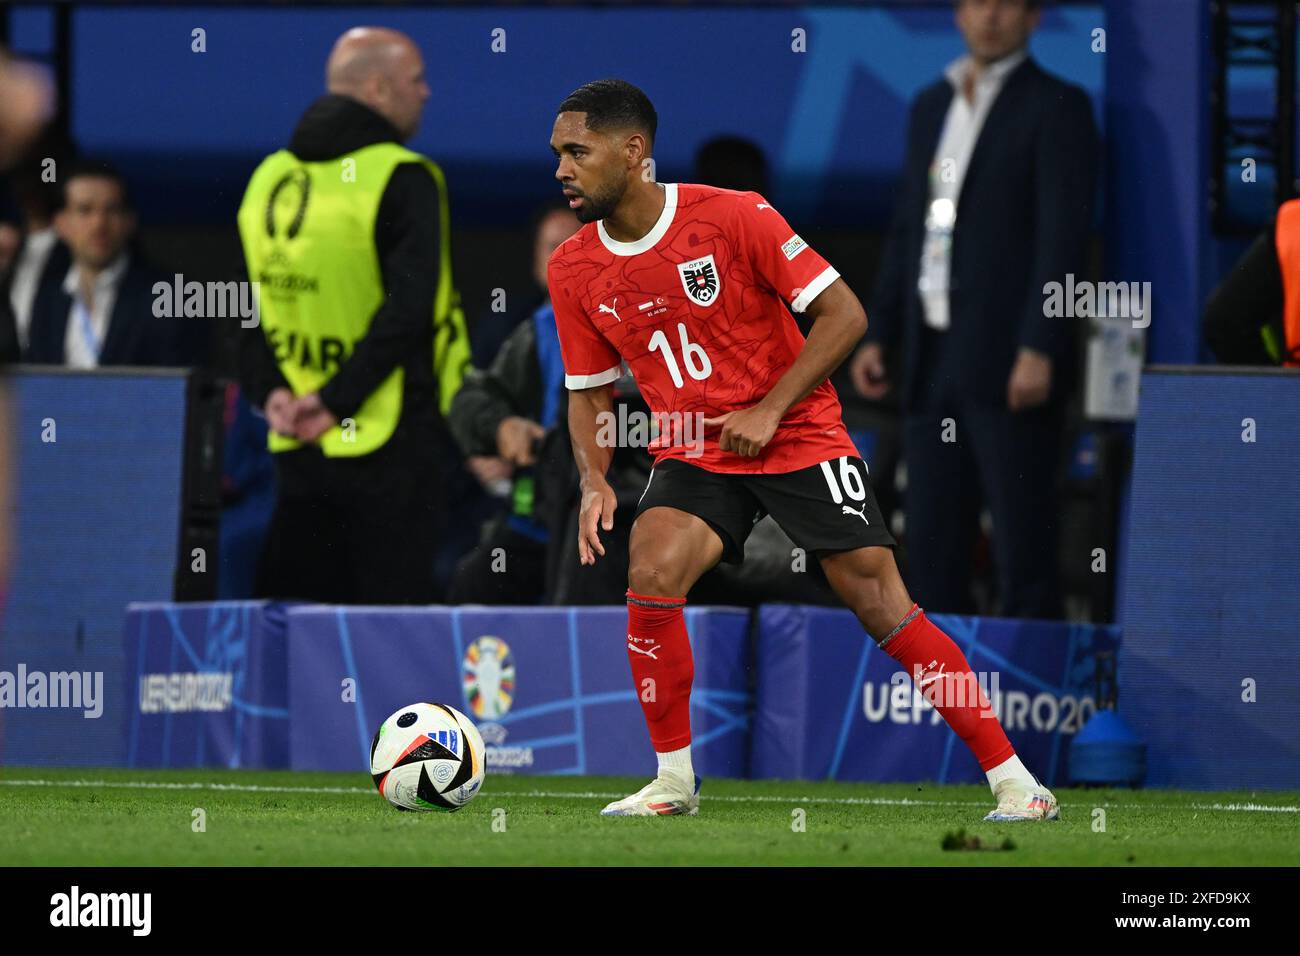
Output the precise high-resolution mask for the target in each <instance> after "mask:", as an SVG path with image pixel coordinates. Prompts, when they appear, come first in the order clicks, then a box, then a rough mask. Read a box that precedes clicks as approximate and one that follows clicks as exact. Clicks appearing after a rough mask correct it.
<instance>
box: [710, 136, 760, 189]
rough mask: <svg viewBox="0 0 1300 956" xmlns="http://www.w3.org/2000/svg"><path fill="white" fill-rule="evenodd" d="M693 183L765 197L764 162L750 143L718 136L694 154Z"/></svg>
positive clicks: (753, 144)
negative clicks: (753, 193)
mask: <svg viewBox="0 0 1300 956" xmlns="http://www.w3.org/2000/svg"><path fill="white" fill-rule="evenodd" d="M694 182H697V183H703V184H704V185H706V186H718V187H720V188H722V189H736V190H739V191H740V192H755V193H758V194H759V195H761V196H766V195H768V191H767V190H768V182H767V159H766V157H764V156H763V151H762V149H760V148H759V147H758V145H757V144H756V143H753V142H751V141H750V140H747V139H743V138H742V137H739V136H718V137H715V138H714V139H711V140H709V141H708V142H707V143H705V144H704V145H703V146H701V147H700V148H699V149H698V150H697V151H696V153H695V179H694Z"/></svg>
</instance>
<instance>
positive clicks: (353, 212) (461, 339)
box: [239, 143, 470, 457]
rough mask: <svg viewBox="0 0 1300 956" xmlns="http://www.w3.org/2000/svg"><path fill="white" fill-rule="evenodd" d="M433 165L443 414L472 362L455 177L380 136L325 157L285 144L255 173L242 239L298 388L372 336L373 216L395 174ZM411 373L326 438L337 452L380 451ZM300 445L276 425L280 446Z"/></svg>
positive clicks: (319, 378) (318, 380)
mask: <svg viewBox="0 0 1300 956" xmlns="http://www.w3.org/2000/svg"><path fill="white" fill-rule="evenodd" d="M412 162H418V163H421V164H422V165H424V166H425V167H426V168H427V169H428V170H429V172H430V174H431V175H432V176H433V179H434V182H435V183H436V184H437V186H438V222H439V226H440V228H441V234H440V236H439V250H438V251H439V258H440V262H439V266H438V290H437V294H436V295H435V296H434V303H433V315H432V316H431V317H430V321H432V323H433V330H434V334H433V355H432V356H430V359H431V361H432V362H433V369H434V373H435V375H436V376H437V387H438V405H439V408H440V409H441V410H442V413H443V414H444V415H445V414H446V413H447V411H448V409H450V407H451V400H452V398H454V397H455V395H456V392H457V391H459V390H460V386H461V382H462V381H463V379H464V375H465V371H466V369H467V368H468V366H469V358H470V351H469V336H468V335H467V333H466V330H465V314H464V312H463V311H462V309H461V306H460V295H459V294H458V293H457V292H456V288H455V285H454V284H453V282H452V275H451V226H450V222H449V218H448V203H447V184H446V180H445V179H444V178H443V174H442V170H441V169H439V168H438V165H437V164H436V163H434V162H432V161H431V160H429V159H426V158H425V157H423V156H421V155H420V154H419V153H415V152H413V151H411V150H409V149H406V148H405V147H403V146H399V145H397V144H396V143H376V144H374V145H372V146H365V147H363V148H361V149H358V150H356V151H354V152H351V153H347V154H345V155H342V156H338V157H335V158H333V159H328V160H324V161H320V162H315V161H314V162H304V161H303V160H301V159H299V158H298V157H297V156H295V155H294V154H293V153H291V152H289V151H288V150H287V149H282V150H280V151H278V152H276V153H272V154H271V155H270V156H268V157H267V158H266V159H265V160H263V161H262V163H261V165H259V166H258V167H257V170H256V171H255V172H254V173H253V177H252V179H251V180H249V183H248V189H247V190H246V191H245V192H244V199H243V202H242V203H241V204H240V207H239V235H240V239H241V240H242V242H243V246H244V258H245V260H246V261H247V263H248V272H249V279H250V280H251V281H253V282H256V283H258V285H259V288H258V293H259V295H258V302H259V316H260V321H261V328H262V333H263V334H264V335H265V336H266V340H267V343H268V344H269V345H270V347H271V350H272V352H274V353H275V359H276V363H277V364H278V365H279V367H280V372H281V373H282V374H283V375H284V378H285V381H286V382H288V383H289V387H290V388H291V389H292V390H293V393H294V394H295V395H306V394H309V393H311V392H315V391H318V390H319V389H320V388H321V386H323V385H324V384H325V383H326V382H328V381H329V380H330V379H331V378H332V377H333V376H334V373H335V372H336V371H337V370H338V368H339V366H340V365H342V364H343V363H344V362H345V361H347V359H348V358H349V356H351V354H352V351H353V349H354V347H355V346H356V343H357V342H358V341H360V339H361V338H362V337H363V336H364V335H365V334H366V331H367V330H368V329H369V327H370V320H371V319H372V318H373V316H374V314H375V312H376V311H377V310H378V309H379V307H380V305H382V304H383V301H384V286H383V273H382V272H381V270H380V263H379V253H378V250H377V249H376V248H375V240H374V236H375V219H376V217H377V216H378V214H379V203H380V200H381V199H382V198H383V195H384V189H385V188H386V187H387V186H388V180H389V179H390V177H391V176H392V174H393V170H394V169H396V168H397V166H398V165H400V164H402V163H412ZM403 377H404V374H403V370H402V368H401V367H400V366H399V367H398V368H396V369H394V370H393V372H392V374H390V375H389V376H388V377H387V378H386V379H384V381H383V383H382V384H380V386H379V387H378V388H377V389H376V390H375V391H374V392H372V393H371V394H370V395H369V396H368V397H367V398H366V400H365V401H364V402H362V404H361V407H360V408H358V409H357V411H356V412H355V413H354V414H353V415H352V416H351V418H345V419H344V420H343V421H342V422H340V423H339V425H338V426H336V427H334V428H331V429H330V430H329V431H327V432H325V434H323V435H322V436H321V437H320V440H319V441H320V447H321V450H322V451H323V452H324V453H325V454H326V455H328V456H331V457H348V456H355V455H366V454H369V453H371V452H373V451H375V450H376V449H378V448H380V447H381V446H382V445H383V444H384V443H385V442H386V441H388V439H389V438H390V437H392V434H393V431H394V430H395V429H396V428H397V422H398V419H399V418H400V417H401V414H402V381H403ZM299 444H300V443H299V442H298V441H296V440H294V439H292V438H286V437H284V436H282V435H278V434H276V433H275V432H270V433H269V435H268V438H267V445H268V447H269V448H270V450H271V451H273V452H281V451H288V450H289V449H292V448H297V447H298V446H299Z"/></svg>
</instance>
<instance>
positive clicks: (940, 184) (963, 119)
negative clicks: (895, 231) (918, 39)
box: [916, 50, 1029, 330]
mask: <svg viewBox="0 0 1300 956" xmlns="http://www.w3.org/2000/svg"><path fill="white" fill-rule="evenodd" d="M1028 55H1029V54H1028V53H1027V52H1026V51H1025V50H1019V51H1017V52H1015V53H1012V54H1011V55H1010V56H1005V57H1003V58H1002V59H1001V60H998V61H997V62H996V63H991V64H989V65H988V66H986V67H985V68H984V70H983V71H982V72H981V73H980V75H979V78H978V79H977V80H976V81H975V83H974V84H973V88H972V93H973V96H974V99H973V100H972V99H968V98H967V96H966V77H967V76H968V75H969V74H970V71H971V69H972V67H973V66H974V63H973V61H972V60H971V58H970V56H963V57H961V58H960V59H958V60H954V61H953V62H952V63H950V64H949V65H948V68H947V69H946V70H945V71H944V75H945V76H946V77H947V78H948V82H949V83H951V84H952V87H953V97H952V102H951V103H950V104H949V106H948V115H947V116H946V117H945V118H944V122H943V132H942V134H940V136H939V146H938V149H936V150H935V153H934V158H933V160H932V161H931V163H930V204H929V206H928V208H927V211H926V217H925V242H924V244H923V245H922V247H921V268H920V271H919V273H918V277H917V283H916V287H917V291H918V292H920V294H921V304H922V305H923V306H924V315H925V322H926V324H927V325H928V326H930V327H931V328H933V329H941V330H942V329H946V328H948V325H949V316H948V277H949V273H950V268H951V264H952V234H953V229H954V228H955V227H956V225H957V204H958V202H959V200H960V199H961V187H962V184H963V183H964V182H965V180H966V170H967V168H968V167H969V166H970V158H971V154H972V153H973V152H974V151H975V144H976V143H977V142H978V141H979V137H980V131H981V130H983V128H984V120H985V119H986V118H987V117H988V114H989V109H990V108H991V107H992V106H993V101H994V100H996V99H997V97H998V94H999V93H1001V92H1002V87H1003V85H1004V84H1005V83H1006V80H1007V77H1008V76H1009V75H1010V74H1011V71H1012V70H1014V69H1015V68H1016V67H1018V66H1019V65H1020V64H1021V63H1023V62H1024V60H1025V58H1026V57H1027V56H1028Z"/></svg>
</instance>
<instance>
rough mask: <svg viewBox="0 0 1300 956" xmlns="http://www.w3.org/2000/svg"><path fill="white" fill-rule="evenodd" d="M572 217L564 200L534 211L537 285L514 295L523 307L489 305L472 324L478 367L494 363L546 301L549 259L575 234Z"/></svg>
mask: <svg viewBox="0 0 1300 956" xmlns="http://www.w3.org/2000/svg"><path fill="white" fill-rule="evenodd" d="M559 213H568V215H567V216H565V215H559ZM571 218H572V213H571V212H570V210H569V207H568V204H566V203H563V202H557V203H546V204H544V205H542V206H541V207H540V208H539V209H538V210H537V211H536V212H535V213H533V218H532V222H531V223H530V228H529V232H530V233H531V235H532V237H533V268H532V273H531V277H532V280H533V283H534V285H533V288H532V289H531V290H530V294H529V295H527V296H525V297H514V298H515V299H516V300H517V301H521V302H522V308H507V309H506V310H505V311H493V310H492V309H488V310H487V311H485V312H484V313H483V314H482V315H480V316H479V317H478V319H477V320H476V321H475V322H474V323H473V324H472V325H471V327H470V330H469V338H470V347H471V349H472V350H473V355H474V366H475V367H476V368H487V367H488V366H489V365H491V364H492V360H493V359H494V358H496V355H497V353H498V352H499V351H500V350H501V347H502V345H503V344H504V343H505V340H506V339H507V338H509V336H510V334H511V333H512V332H514V330H515V329H516V328H518V327H519V325H520V324H521V323H524V322H527V321H528V320H529V319H531V318H532V315H533V313H534V312H536V311H537V309H538V308H539V307H540V306H543V305H545V304H546V301H547V292H546V260H547V259H549V258H550V257H551V253H552V252H554V251H555V247H556V246H558V245H559V244H560V243H562V242H563V241H564V240H565V239H568V238H569V236H571V235H572V234H573V231H572V230H571V229H569V222H568V220H569V219H571ZM566 230H567V231H566Z"/></svg>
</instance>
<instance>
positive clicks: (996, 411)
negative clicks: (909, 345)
mask: <svg viewBox="0 0 1300 956" xmlns="http://www.w3.org/2000/svg"><path fill="white" fill-rule="evenodd" d="M932 354H933V353H932ZM929 369H930V374H929V376H926V377H923V378H922V379H921V382H922V387H921V388H920V389H919V390H918V401H917V407H915V408H913V409H912V410H911V411H910V412H909V413H908V414H907V415H906V416H905V419H904V447H905V454H906V457H907V496H906V502H907V511H906V515H907V524H906V531H907V535H906V540H907V569H908V573H907V585H908V587H909V589H910V590H911V592H912V597H913V599H914V600H916V602H917V603H918V604H920V605H921V606H922V607H924V608H926V609H927V610H930V611H935V612H948V613H957V614H962V613H970V612H971V611H972V610H974V608H973V602H972V598H971V591H970V583H971V582H970V568H971V560H972V550H973V545H974V542H975V539H976V535H977V534H978V531H979V514H980V508H981V505H983V506H986V507H987V508H988V510H989V514H990V515H991V516H992V519H993V560H994V565H995V567H996V570H997V583H998V594H999V613H1001V614H1002V615H1004V616H1007V617H1035V618H1057V617H1060V614H1061V597H1060V584H1059V574H1058V566H1057V561H1058V557H1057V547H1058V540H1059V528H1058V522H1059V500H1060V495H1059V482H1060V478H1061V465H1062V462H1063V457H1062V456H1063V451H1064V446H1063V436H1064V414H1063V407H1062V404H1061V403H1060V402H1059V401H1052V402H1049V403H1048V404H1047V405H1044V406H1040V407H1037V408H1033V409H1030V410H1027V411H1022V412H1012V411H1010V410H1009V409H1007V408H1006V407H1005V406H992V405H987V404H980V403H975V402H970V401H962V400H960V399H959V398H956V397H954V396H952V395H951V394H949V393H948V391H947V390H946V389H945V387H944V386H945V382H946V378H945V376H943V374H942V365H941V363H940V361H939V359H938V358H935V359H933V360H932V362H931V363H930V365H929ZM948 419H951V428H948V427H947V421H946V420H948ZM945 432H947V433H948V434H945ZM945 437H952V438H954V439H955V440H953V441H951V442H949V441H945V440H944V438H945Z"/></svg>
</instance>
